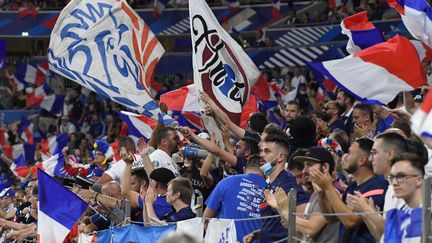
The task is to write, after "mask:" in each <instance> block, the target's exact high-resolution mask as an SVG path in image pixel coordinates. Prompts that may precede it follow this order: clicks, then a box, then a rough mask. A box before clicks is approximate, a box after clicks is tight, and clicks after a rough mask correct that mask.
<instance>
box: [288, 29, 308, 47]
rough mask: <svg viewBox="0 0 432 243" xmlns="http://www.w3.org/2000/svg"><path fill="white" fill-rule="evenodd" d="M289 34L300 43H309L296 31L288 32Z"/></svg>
mask: <svg viewBox="0 0 432 243" xmlns="http://www.w3.org/2000/svg"><path fill="white" fill-rule="evenodd" d="M290 36H291V38H293V39H295V40H298V41H300V43H302V44H309V41H308V40H305V39H303V38H302V37H301V36H299V35H298V34H297V33H294V31H293V32H291V33H290Z"/></svg>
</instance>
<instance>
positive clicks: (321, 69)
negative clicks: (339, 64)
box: [309, 62, 385, 106]
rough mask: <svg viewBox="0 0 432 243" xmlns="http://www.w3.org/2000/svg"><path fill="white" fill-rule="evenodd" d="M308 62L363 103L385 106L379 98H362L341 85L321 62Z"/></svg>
mask: <svg viewBox="0 0 432 243" xmlns="http://www.w3.org/2000/svg"><path fill="white" fill-rule="evenodd" d="M309 64H310V66H311V67H312V68H313V69H315V70H316V71H318V72H320V73H321V74H323V75H324V76H327V77H328V78H329V79H331V80H333V81H334V82H335V83H336V84H337V85H338V86H339V87H341V88H342V89H343V90H345V91H346V92H347V93H349V94H350V95H351V96H353V97H354V98H355V99H356V100H359V101H361V102H363V103H367V104H372V105H380V106H385V105H384V104H383V103H381V102H380V101H379V100H368V99H367V98H362V97H360V96H358V95H357V94H355V93H354V92H353V91H351V90H349V89H348V88H347V87H345V86H344V85H342V83H341V82H339V81H338V80H337V79H336V78H335V77H333V75H331V74H330V72H329V71H328V70H327V69H326V68H325V67H324V65H323V64H322V62H311V63H309Z"/></svg>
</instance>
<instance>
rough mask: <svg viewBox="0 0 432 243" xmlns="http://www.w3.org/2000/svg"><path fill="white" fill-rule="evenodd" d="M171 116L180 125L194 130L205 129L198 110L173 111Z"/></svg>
mask: <svg viewBox="0 0 432 243" xmlns="http://www.w3.org/2000/svg"><path fill="white" fill-rule="evenodd" d="M172 117H173V118H174V119H175V120H176V121H177V122H178V124H179V125H180V126H184V127H190V128H191V129H192V131H194V132H197V131H204V130H205V127H204V123H203V121H202V119H201V113H200V112H193V111H184V112H182V111H173V112H172Z"/></svg>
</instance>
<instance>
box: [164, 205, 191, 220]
mask: <svg viewBox="0 0 432 243" xmlns="http://www.w3.org/2000/svg"><path fill="white" fill-rule="evenodd" d="M195 217H196V214H195V213H194V212H192V209H191V208H190V207H185V208H182V209H180V210H179V211H178V212H175V213H173V214H171V215H170V216H168V217H167V219H166V221H167V222H177V221H182V220H186V219H192V218H195Z"/></svg>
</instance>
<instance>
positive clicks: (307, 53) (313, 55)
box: [300, 47, 318, 59]
mask: <svg viewBox="0 0 432 243" xmlns="http://www.w3.org/2000/svg"><path fill="white" fill-rule="evenodd" d="M300 50H301V51H302V52H303V53H305V54H306V55H308V56H309V57H311V58H312V59H315V58H317V57H318V56H317V55H315V54H313V53H312V52H311V51H309V50H308V48H306V47H301V48H300Z"/></svg>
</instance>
